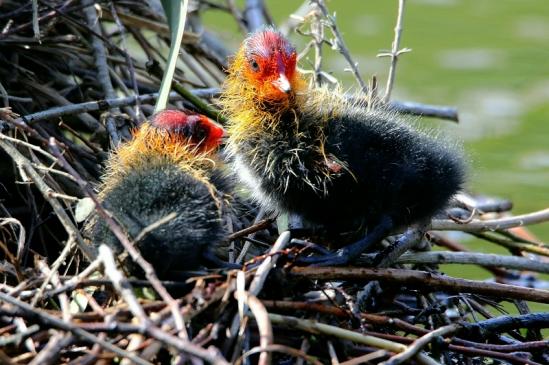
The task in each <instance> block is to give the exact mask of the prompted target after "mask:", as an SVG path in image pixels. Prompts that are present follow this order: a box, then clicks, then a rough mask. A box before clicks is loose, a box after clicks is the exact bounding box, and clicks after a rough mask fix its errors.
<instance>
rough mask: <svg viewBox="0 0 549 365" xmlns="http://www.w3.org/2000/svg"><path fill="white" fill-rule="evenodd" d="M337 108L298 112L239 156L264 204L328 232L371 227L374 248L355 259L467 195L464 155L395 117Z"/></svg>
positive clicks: (248, 143)
mask: <svg viewBox="0 0 549 365" xmlns="http://www.w3.org/2000/svg"><path fill="white" fill-rule="evenodd" d="M338 108H339V109H340V110H343V112H334V111H331V110H329V108H328V106H326V105H323V106H320V107H315V106H311V107H309V106H307V104H305V105H304V106H303V107H301V108H299V109H291V110H289V111H288V112H286V113H285V114H284V115H282V116H281V118H280V120H279V121H278V125H277V126H276V128H272V130H269V131H268V132H265V133H261V134H259V135H256V136H252V137H251V138H249V139H248V140H246V141H243V142H241V143H240V144H239V145H238V146H236V148H235V147H233V150H235V151H236V152H235V153H234V155H235V161H238V163H236V171H237V172H240V174H241V176H242V175H244V176H242V177H243V180H244V181H246V182H248V184H249V186H250V187H251V188H252V190H253V193H254V197H256V198H258V200H260V201H262V202H263V203H264V204H265V205H267V206H270V207H272V208H275V209H278V210H279V211H282V212H289V213H297V214H299V215H301V216H302V217H303V218H305V219H306V220H308V221H311V222H313V223H317V224H320V225H322V226H324V227H326V228H327V230H328V232H333V233H337V232H343V231H352V230H354V231H356V232H364V230H363V229H364V228H367V229H368V232H369V234H368V235H369V236H370V237H368V236H366V238H365V239H366V240H367V241H369V242H368V244H367V245H366V244H365V243H364V242H362V244H358V246H360V248H357V249H353V248H350V249H351V251H352V252H350V255H351V257H350V258H349V259H352V258H355V257H356V256H357V255H359V254H360V253H361V251H362V250H363V248H364V246H365V245H366V246H369V245H371V244H372V243H375V241H379V240H381V239H382V238H383V237H384V236H385V235H387V234H388V233H389V232H390V231H391V230H392V229H393V228H395V227H402V226H407V225H410V224H412V223H415V222H422V221H424V220H426V219H428V218H429V217H431V216H432V215H433V214H435V213H437V212H438V211H440V210H441V209H443V208H444V207H445V206H446V205H447V203H448V201H449V199H450V198H451V197H452V196H453V195H454V194H455V193H457V192H458V191H459V190H460V189H461V187H462V185H463V183H464V177H465V172H464V171H465V168H464V163H463V157H462V154H461V151H459V149H457V148H455V147H453V146H451V145H450V144H449V143H447V142H444V141H442V140H439V139H437V138H434V137H433V136H431V135H429V134H426V133H423V132H421V131H418V130H416V129H414V128H412V127H411V126H410V125H409V124H406V122H404V121H401V120H400V119H399V118H398V117H397V116H396V115H395V114H392V113H385V112H367V111H366V109H365V108H364V107H363V106H361V105H354V104H352V103H345V105H343V106H341V105H339V106H338ZM243 166H245V167H246V168H245V169H244V173H243V172H242V167H243ZM239 170H240V171H239ZM359 251H360V252H359ZM347 254H349V252H339V253H338V254H336V255H335V256H338V257H339V256H341V255H347ZM332 258H333V257H332ZM327 260H329V259H328V258H327ZM346 261H348V260H346V259H342V260H336V261H335V262H332V261H329V262H330V263H333V264H339V263H345V262H346Z"/></svg>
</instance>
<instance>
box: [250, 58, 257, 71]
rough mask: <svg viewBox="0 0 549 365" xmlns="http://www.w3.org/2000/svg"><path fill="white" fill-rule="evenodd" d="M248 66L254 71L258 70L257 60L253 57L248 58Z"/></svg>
mask: <svg viewBox="0 0 549 365" xmlns="http://www.w3.org/2000/svg"><path fill="white" fill-rule="evenodd" d="M250 67H251V68H252V70H253V71H254V72H257V71H259V63H257V61H256V60H254V59H253V58H252V59H251V60H250Z"/></svg>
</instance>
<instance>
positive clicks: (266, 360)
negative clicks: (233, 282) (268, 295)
mask: <svg viewBox="0 0 549 365" xmlns="http://www.w3.org/2000/svg"><path fill="white" fill-rule="evenodd" d="M235 297H236V299H237V300H239V301H244V302H245V303H246V305H247V306H248V307H249V308H250V312H252V314H253V315H254V317H255V321H256V323H257V328H258V330H259V346H260V347H261V348H266V347H268V346H270V345H272V344H273V328H272V326H271V322H270V321H269V316H268V313H267V310H266V309H265V306H264V305H263V303H261V301H260V300H259V299H257V297H256V296H254V295H251V294H249V293H248V292H246V291H238V290H237V291H235ZM270 363H271V353H270V352H268V351H263V352H261V355H259V361H258V364H259V365H268V364H270Z"/></svg>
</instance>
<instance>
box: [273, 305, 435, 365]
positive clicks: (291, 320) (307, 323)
mask: <svg viewBox="0 0 549 365" xmlns="http://www.w3.org/2000/svg"><path fill="white" fill-rule="evenodd" d="M269 318H270V320H271V322H272V323H274V324H278V325H280V326H284V327H289V328H292V329H299V330H302V331H306V332H311V333H314V334H318V333H321V334H324V335H327V336H334V337H337V338H341V339H345V340H349V341H353V342H356V343H360V344H363V345H367V346H372V347H375V348H380V349H385V350H389V351H393V352H402V351H404V350H406V346H404V345H402V344H399V343H396V342H393V341H388V340H384V339H381V338H378V337H374V336H369V335H363V334H360V333H357V332H353V331H349V330H346V329H343V328H339V327H335V326H330V325H327V324H324V323H320V322H316V321H312V320H307V319H300V318H296V317H291V316H282V315H279V314H274V313H270V314H269ZM416 358H417V360H418V361H419V362H420V363H422V364H438V362H436V361H434V360H433V359H431V358H430V357H428V356H427V355H425V354H422V353H419V354H417V355H416Z"/></svg>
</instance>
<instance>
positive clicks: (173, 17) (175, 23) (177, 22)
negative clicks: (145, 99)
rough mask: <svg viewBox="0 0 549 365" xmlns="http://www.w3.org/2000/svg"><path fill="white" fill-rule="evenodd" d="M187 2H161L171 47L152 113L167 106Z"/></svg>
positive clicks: (186, 0) (181, 37) (183, 26)
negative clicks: (169, 34)
mask: <svg viewBox="0 0 549 365" xmlns="http://www.w3.org/2000/svg"><path fill="white" fill-rule="evenodd" d="M188 5H189V0H162V7H164V12H165V13H166V19H167V20H168V25H169V27H170V33H171V45H170V53H169V55H168V64H167V66H166V69H165V71H164V77H163V78H162V83H161V84H160V95H159V96H158V100H157V101H156V105H155V107H154V111H155V112H158V111H160V110H163V109H166V105H167V104H168V96H169V94H170V90H171V86H172V80H173V74H174V71H175V65H176V63H177V58H178V56H179V49H180V47H181V40H182V39H183V31H184V30H185V22H186V20H187V7H188Z"/></svg>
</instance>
